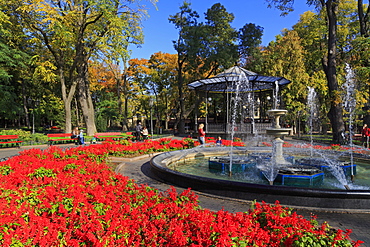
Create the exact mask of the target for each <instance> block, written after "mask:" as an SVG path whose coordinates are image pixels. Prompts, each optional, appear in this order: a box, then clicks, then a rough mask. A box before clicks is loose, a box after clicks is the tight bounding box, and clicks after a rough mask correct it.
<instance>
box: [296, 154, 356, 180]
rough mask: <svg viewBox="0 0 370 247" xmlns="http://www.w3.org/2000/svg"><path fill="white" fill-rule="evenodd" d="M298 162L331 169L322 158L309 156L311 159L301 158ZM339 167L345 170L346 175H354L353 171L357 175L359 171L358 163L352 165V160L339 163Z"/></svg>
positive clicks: (322, 168)
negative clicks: (317, 158)
mask: <svg viewBox="0 0 370 247" xmlns="http://www.w3.org/2000/svg"><path fill="white" fill-rule="evenodd" d="M297 162H298V163H300V164H302V165H305V166H313V167H317V168H318V169H320V170H321V171H328V170H330V167H329V165H328V164H327V163H326V162H325V161H324V162H323V161H322V160H316V159H310V158H309V159H299V160H297ZM339 167H340V168H341V169H342V170H343V172H344V175H345V176H350V175H352V172H353V175H356V173H357V165H356V164H353V166H351V164H350V162H347V161H343V162H341V163H340V164H339ZM352 169H353V170H352Z"/></svg>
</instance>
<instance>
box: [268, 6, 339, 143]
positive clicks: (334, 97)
mask: <svg viewBox="0 0 370 247" xmlns="http://www.w3.org/2000/svg"><path fill="white" fill-rule="evenodd" d="M339 1H340V0H326V1H325V0H309V1H308V4H310V5H316V7H318V8H322V9H325V11H326V21H327V26H328V32H327V54H326V56H324V57H323V58H322V66H323V68H324V72H325V75H326V79H327V83H328V89H329V97H330V110H329V113H328V117H329V119H330V123H331V127H332V130H333V141H334V142H340V143H342V142H343V141H344V140H343V136H344V135H343V133H344V131H345V126H344V121H343V109H342V105H341V97H340V88H339V85H338V80H337V14H338V5H339ZM267 2H269V4H270V6H271V5H275V6H276V7H277V8H278V9H280V10H282V13H283V14H287V13H288V12H290V11H293V3H294V1H293V0H267Z"/></svg>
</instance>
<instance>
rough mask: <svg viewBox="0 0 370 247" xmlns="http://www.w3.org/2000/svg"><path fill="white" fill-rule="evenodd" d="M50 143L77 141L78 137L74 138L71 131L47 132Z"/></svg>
mask: <svg viewBox="0 0 370 247" xmlns="http://www.w3.org/2000/svg"><path fill="white" fill-rule="evenodd" d="M47 136H48V145H49V146H50V145H52V144H53V143H71V142H76V141H77V140H78V138H77V137H76V138H72V136H71V133H58V134H47Z"/></svg>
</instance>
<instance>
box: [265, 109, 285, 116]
mask: <svg viewBox="0 0 370 247" xmlns="http://www.w3.org/2000/svg"><path fill="white" fill-rule="evenodd" d="M287 112H288V110H283V109H271V110H268V111H267V114H269V115H270V116H283V115H285V114H287Z"/></svg>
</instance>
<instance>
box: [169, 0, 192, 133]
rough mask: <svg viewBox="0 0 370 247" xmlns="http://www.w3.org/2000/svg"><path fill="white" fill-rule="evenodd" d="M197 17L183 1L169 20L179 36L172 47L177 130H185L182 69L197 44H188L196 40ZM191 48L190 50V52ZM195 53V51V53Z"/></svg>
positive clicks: (182, 131) (181, 131)
mask: <svg viewBox="0 0 370 247" xmlns="http://www.w3.org/2000/svg"><path fill="white" fill-rule="evenodd" d="M198 17H199V15H198V13H197V12H195V11H193V10H192V9H191V8H190V3H188V2H186V1H184V3H183V5H182V6H181V7H180V12H178V13H177V14H175V15H173V16H170V18H169V21H170V22H172V23H173V24H174V25H175V27H176V28H177V29H178V30H179V36H178V39H177V40H176V41H173V44H174V48H175V50H176V51H177V87H178V94H179V98H178V100H179V105H180V107H179V108H180V114H179V116H180V117H179V123H180V125H179V132H180V133H184V132H185V121H183V120H184V112H185V104H184V100H185V98H184V89H183V88H184V70H185V65H186V64H185V63H186V62H187V61H189V57H190V56H191V55H192V56H191V57H194V52H193V51H194V49H195V48H197V46H194V45H190V44H194V43H197V42H194V41H196V40H197V39H196V38H195V37H199V36H198V35H197V34H198V33H197V31H199V29H197V28H196V27H197V18H198ZM191 48H192V52H190V50H191ZM195 54H196V53H195Z"/></svg>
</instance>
